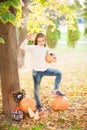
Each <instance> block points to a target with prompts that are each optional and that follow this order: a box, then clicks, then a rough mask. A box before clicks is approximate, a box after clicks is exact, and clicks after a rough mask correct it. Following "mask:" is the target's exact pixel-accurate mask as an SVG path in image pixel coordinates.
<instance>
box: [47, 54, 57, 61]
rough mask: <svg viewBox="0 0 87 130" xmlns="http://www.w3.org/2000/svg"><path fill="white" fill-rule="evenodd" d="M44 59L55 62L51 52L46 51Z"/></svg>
mask: <svg viewBox="0 0 87 130" xmlns="http://www.w3.org/2000/svg"><path fill="white" fill-rule="evenodd" d="M45 60H46V62H48V63H51V62H56V56H55V55H54V54H53V53H47V55H46V57H45Z"/></svg>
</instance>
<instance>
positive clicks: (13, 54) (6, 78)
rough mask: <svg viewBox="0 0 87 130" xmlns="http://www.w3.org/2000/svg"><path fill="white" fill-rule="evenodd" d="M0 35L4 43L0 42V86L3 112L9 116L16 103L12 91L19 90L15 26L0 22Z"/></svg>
mask: <svg viewBox="0 0 87 130" xmlns="http://www.w3.org/2000/svg"><path fill="white" fill-rule="evenodd" d="M0 36H1V37H2V38H3V39H4V40H5V44H4V45H2V44H0V66H1V88H2V103H3V113H4V114H5V115H8V116H10V115H11V110H12V108H13V107H14V106H15V105H16V103H15V101H14V99H13V93H14V92H18V91H19V90H20V85H19V76H18V69H17V68H18V67H17V39H16V28H15V27H14V26H13V25H12V24H10V23H7V24H3V23H1V22H0Z"/></svg>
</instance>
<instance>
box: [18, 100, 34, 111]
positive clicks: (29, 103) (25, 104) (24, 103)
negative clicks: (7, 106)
mask: <svg viewBox="0 0 87 130" xmlns="http://www.w3.org/2000/svg"><path fill="white" fill-rule="evenodd" d="M19 105H20V109H21V110H22V111H23V112H25V113H29V111H28V108H31V110H32V111H33V112H34V111H35V101H34V100H33V99H31V98H23V99H22V100H21V101H20V103H19Z"/></svg>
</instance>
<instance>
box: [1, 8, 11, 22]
mask: <svg viewBox="0 0 87 130" xmlns="http://www.w3.org/2000/svg"><path fill="white" fill-rule="evenodd" d="M8 19H9V14H8V11H6V12H5V13H4V14H3V15H2V16H1V21H2V23H4V24H5V23H7V22H8Z"/></svg>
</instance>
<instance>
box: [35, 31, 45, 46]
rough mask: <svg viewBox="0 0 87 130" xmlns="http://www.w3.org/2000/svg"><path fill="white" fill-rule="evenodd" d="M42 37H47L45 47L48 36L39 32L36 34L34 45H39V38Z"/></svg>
mask: <svg viewBox="0 0 87 130" xmlns="http://www.w3.org/2000/svg"><path fill="white" fill-rule="evenodd" d="M40 37H42V38H45V45H44V47H45V46H46V36H45V35H44V34H43V33H38V34H37V35H36V37H35V41H34V45H38V38H40Z"/></svg>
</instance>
